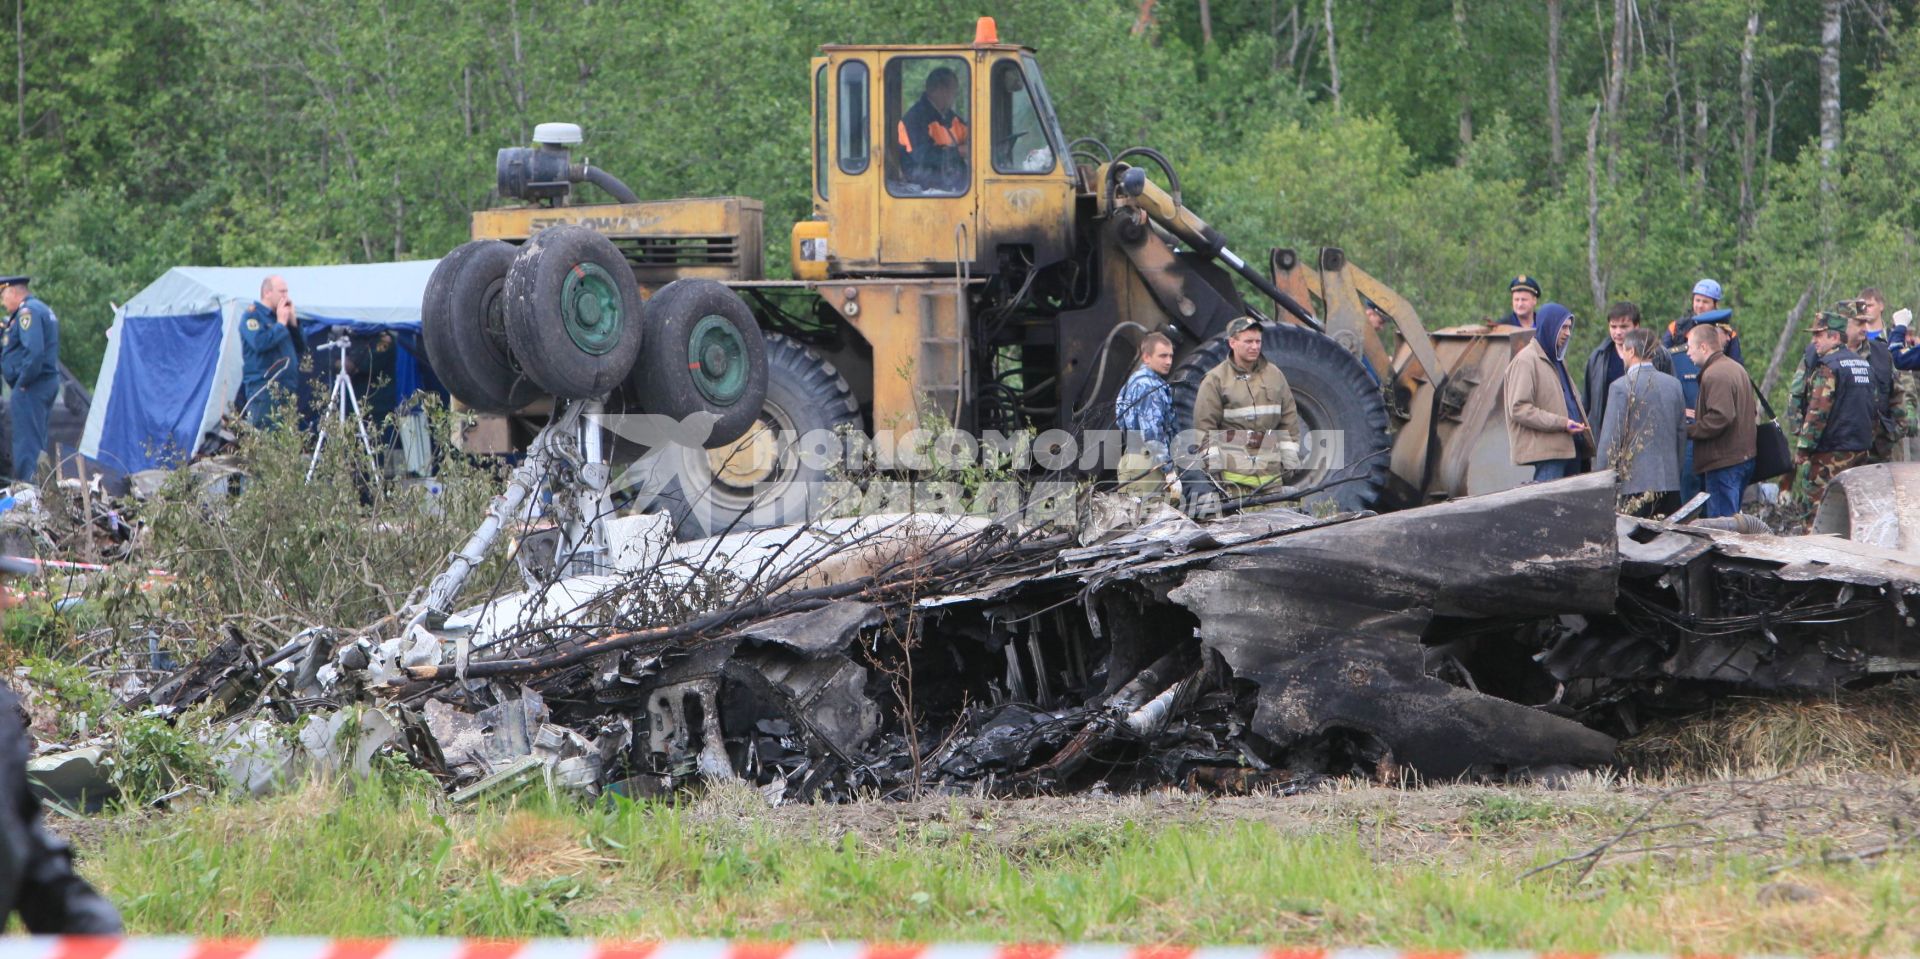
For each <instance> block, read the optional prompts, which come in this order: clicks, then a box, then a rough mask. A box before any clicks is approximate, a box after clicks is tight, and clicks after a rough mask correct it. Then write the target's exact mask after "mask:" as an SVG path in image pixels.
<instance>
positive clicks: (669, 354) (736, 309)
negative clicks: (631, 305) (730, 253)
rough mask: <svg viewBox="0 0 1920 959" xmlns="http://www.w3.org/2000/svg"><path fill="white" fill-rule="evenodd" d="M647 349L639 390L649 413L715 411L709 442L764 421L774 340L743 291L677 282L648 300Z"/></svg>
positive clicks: (636, 373)
mask: <svg viewBox="0 0 1920 959" xmlns="http://www.w3.org/2000/svg"><path fill="white" fill-rule="evenodd" d="M647 326H648V330H647V344H648V349H647V351H646V354H645V355H644V356H642V357H641V358H640V362H639V363H637V364H635V365H634V368H633V381H632V383H630V384H629V386H630V388H631V390H632V392H633V395H635V396H637V397H639V399H640V405H641V407H642V408H643V409H645V410H646V411H647V412H649V413H659V414H662V415H665V416H671V417H673V418H675V419H686V418H687V417H688V416H691V415H693V414H695V413H708V414H711V415H713V416H715V417H717V419H716V420H715V421H714V423H713V427H712V435H711V436H710V437H709V439H708V441H707V445H708V446H710V447H711V446H720V445H723V444H726V443H731V442H733V441H734V440H737V439H739V438H740V437H742V436H744V435H746V432H747V430H748V428H749V427H752V426H753V425H754V424H755V423H757V422H759V420H760V415H761V408H762V407H764V406H765V405H766V401H767V344H766V339H765V337H764V336H762V335H761V332H760V325H759V323H758V322H756V321H755V320H754V318H753V310H752V309H750V308H749V307H748V306H747V304H746V302H745V301H744V300H741V299H740V295H739V294H737V293H735V292H733V291H732V290H730V289H728V288H727V287H726V285H725V284H723V283H719V282H716V281H714V280H700V279H685V280H675V281H673V282H672V283H669V284H667V285H666V286H664V287H662V288H661V289H660V292H658V293H655V294H654V295H653V298H652V299H650V300H648V301H647Z"/></svg>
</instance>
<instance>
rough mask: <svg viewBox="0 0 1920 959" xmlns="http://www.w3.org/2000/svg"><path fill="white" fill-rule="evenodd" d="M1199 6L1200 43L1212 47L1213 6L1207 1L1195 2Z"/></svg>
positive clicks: (1199, 0)
mask: <svg viewBox="0 0 1920 959" xmlns="http://www.w3.org/2000/svg"><path fill="white" fill-rule="evenodd" d="M1197 2H1198V3H1199V4H1200V42H1201V43H1202V44H1204V45H1206V46H1209V47H1210V46H1213V6H1212V5H1211V4H1210V3H1208V0H1197Z"/></svg>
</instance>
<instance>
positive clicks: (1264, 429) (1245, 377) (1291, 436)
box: [1193, 316, 1302, 489]
mask: <svg viewBox="0 0 1920 959" xmlns="http://www.w3.org/2000/svg"><path fill="white" fill-rule="evenodd" d="M1261 342H1262V336H1261V333H1260V324H1259V323H1256V322H1254V321H1253V320H1252V319H1250V318H1248V317H1244V316H1243V317H1241V318H1239V319H1237V320H1234V321H1232V322H1231V323H1228V324H1227V358H1226V359H1225V360H1222V361H1221V362H1220V365H1219V366H1216V367H1214V368H1213V369H1211V370H1208V371H1207V375H1206V376H1205V377H1203V378H1202V379H1201V380H1200V389H1199V391H1198V392H1197V393H1196V394H1195V395H1194V398H1193V428H1194V429H1196V430H1199V431H1200V432H1201V435H1202V436H1203V437H1204V439H1205V442H1206V444H1207V449H1208V460H1209V462H1210V463H1213V464H1215V465H1216V467H1217V468H1218V469H1219V471H1220V475H1221V478H1222V479H1224V480H1226V481H1227V482H1229V483H1233V484H1236V485H1239V486H1246V487H1252V488H1255V489H1258V488H1261V487H1275V486H1278V485H1279V484H1280V481H1281V478H1282V477H1283V476H1284V475H1285V473H1286V471H1287V470H1288V469H1291V468H1294V467H1297V466H1299V465H1300V442H1301V439H1302V437H1301V433H1300V413H1299V411H1298V409H1296V408H1295V407H1294V403H1293V390H1292V389H1291V388H1290V387H1288V386H1287V377H1286V375H1285V374H1283V373H1281V372H1280V368H1279V367H1277V366H1274V365H1273V363H1272V362H1270V361H1269V360H1268V359H1267V358H1266V357H1264V356H1262V355H1260V345H1261Z"/></svg>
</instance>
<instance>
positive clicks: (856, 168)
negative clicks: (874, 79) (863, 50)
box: [840, 60, 870, 176]
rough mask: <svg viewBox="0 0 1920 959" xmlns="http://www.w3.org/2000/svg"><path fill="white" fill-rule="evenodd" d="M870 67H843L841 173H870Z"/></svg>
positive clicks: (855, 64)
mask: <svg viewBox="0 0 1920 959" xmlns="http://www.w3.org/2000/svg"><path fill="white" fill-rule="evenodd" d="M868 102H869V100H868V98H867V65H866V64H864V63H861V62H860V61H858V60H850V61H848V62H846V63H843V64H841V65H840V172H841V173H845V174H849V175H855V176H857V175H859V174H862V173H865V172H867V164H868V163H869V162H870V157H869V155H868V153H867V104H868Z"/></svg>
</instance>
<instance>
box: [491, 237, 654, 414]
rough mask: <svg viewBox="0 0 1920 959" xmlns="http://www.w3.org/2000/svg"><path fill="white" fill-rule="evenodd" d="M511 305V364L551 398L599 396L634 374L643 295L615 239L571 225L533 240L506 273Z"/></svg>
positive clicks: (508, 332)
mask: <svg viewBox="0 0 1920 959" xmlns="http://www.w3.org/2000/svg"><path fill="white" fill-rule="evenodd" d="M506 304H507V344H508V345H509V346H510V347H512V349H513V356H514V359H515V360H517V361H518V362H519V364H520V368H521V369H524V370H526V371H527V376H529V377H531V378H532V379H533V381H534V382H535V383H537V384H539V385H540V387H541V388H542V389H545V390H546V391H547V392H549V393H551V394H553V395H554V396H558V397H563V398H565V399H574V400H585V399H595V398H598V397H602V396H605V395H607V394H608V393H611V392H612V391H613V390H615V389H616V388H618V387H619V385H620V384H621V382H623V381H624V380H626V378H627V376H628V375H629V374H630V373H632V371H633V363H634V360H635V359H636V358H637V357H638V356H639V354H640V346H641V339H642V333H643V329H644V321H643V318H642V311H641V304H640V289H639V287H638V286H637V285H636V284H635V283H634V279H633V268H632V267H630V266H629V265H628V264H627V258H626V257H625V256H622V255H621V253H620V250H619V248H617V247H615V246H614V245H613V241H612V240H609V239H607V238H606V237H604V236H602V235H600V234H598V233H595V232H594V231H592V230H589V229H587V228H586V227H583V226H573V225H567V226H556V227H549V228H548V229H545V230H542V231H540V232H539V233H537V234H535V235H534V237H533V239H531V240H529V241H528V242H527V245H526V246H524V247H521V248H520V253H519V255H517V256H515V257H514V258H513V267H512V268H511V269H509V270H508V271H507V286H506Z"/></svg>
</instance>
